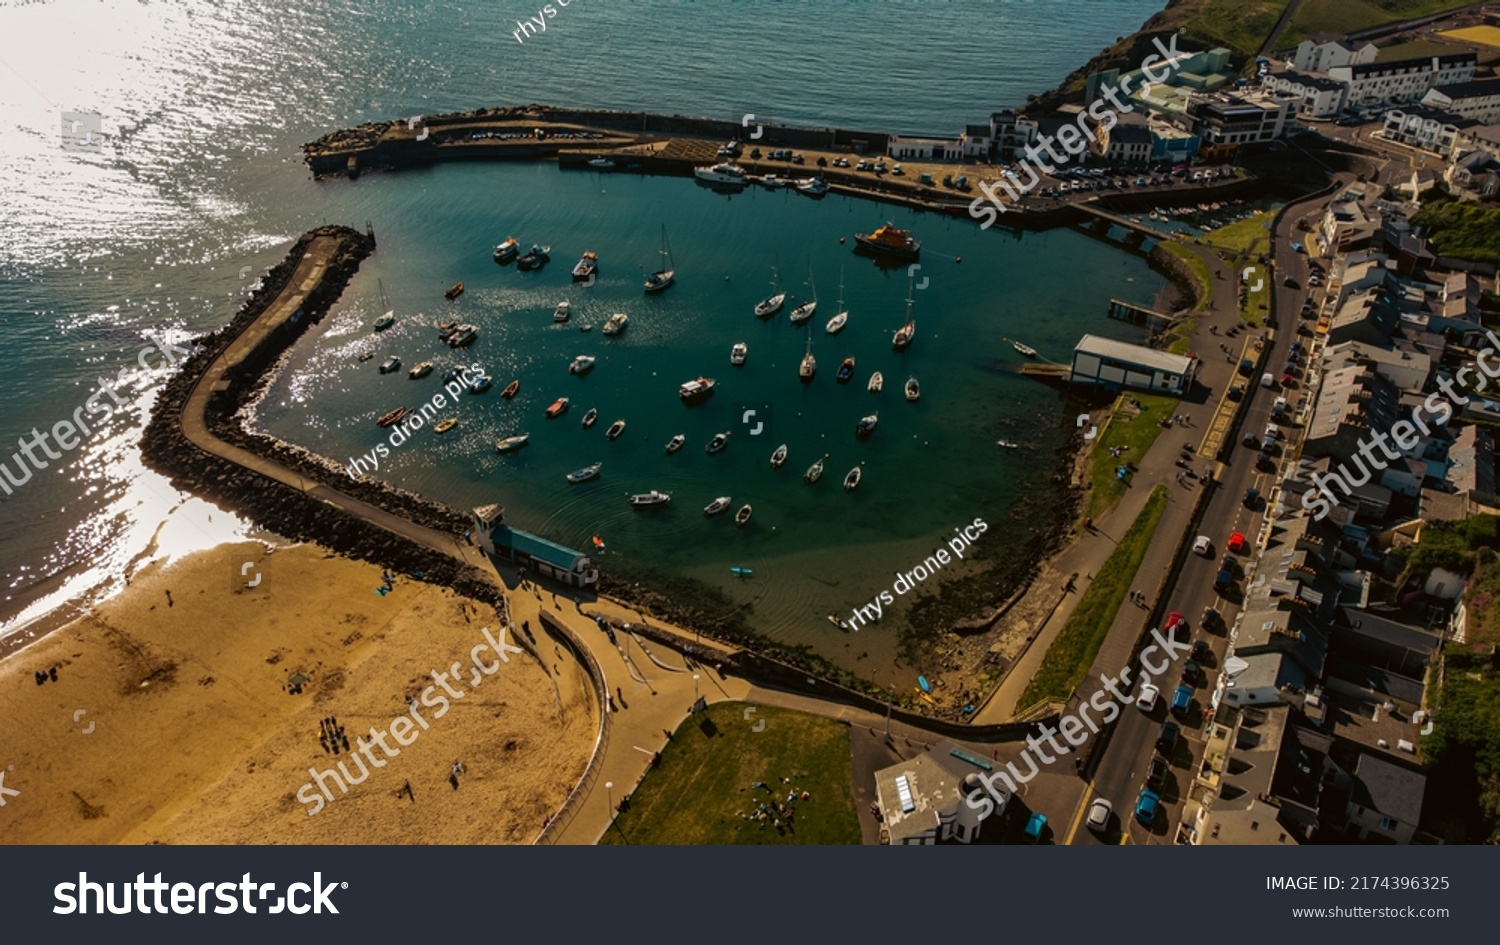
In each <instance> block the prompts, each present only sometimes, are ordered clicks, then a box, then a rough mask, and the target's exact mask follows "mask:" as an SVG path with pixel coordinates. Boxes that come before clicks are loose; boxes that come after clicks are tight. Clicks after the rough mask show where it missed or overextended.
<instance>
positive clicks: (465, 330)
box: [448, 325, 479, 348]
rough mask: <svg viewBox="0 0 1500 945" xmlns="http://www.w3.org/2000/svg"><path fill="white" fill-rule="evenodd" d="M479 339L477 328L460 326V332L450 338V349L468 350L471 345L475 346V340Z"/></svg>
mask: <svg viewBox="0 0 1500 945" xmlns="http://www.w3.org/2000/svg"><path fill="white" fill-rule="evenodd" d="M478 337H479V329H478V328H476V327H475V326H473V325H459V326H458V330H457V331H455V332H454V333H453V334H452V335H451V336H450V337H449V338H448V347H450V348H467V347H468V346H469V345H471V344H473V343H474V339H475V338H478Z"/></svg>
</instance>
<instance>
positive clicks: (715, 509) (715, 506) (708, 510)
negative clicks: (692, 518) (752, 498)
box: [703, 495, 733, 515]
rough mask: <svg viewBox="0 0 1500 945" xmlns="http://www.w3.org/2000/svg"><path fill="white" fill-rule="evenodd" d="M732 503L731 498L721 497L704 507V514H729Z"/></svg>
mask: <svg viewBox="0 0 1500 945" xmlns="http://www.w3.org/2000/svg"><path fill="white" fill-rule="evenodd" d="M732 501H733V499H731V498H730V497H729V496H727V495H721V496H719V497H718V498H717V499H715V500H713V501H712V502H710V503H708V505H706V506H704V508H703V514H704V515H718V514H719V513H720V512H727V511H729V505H730V503H731V502H732Z"/></svg>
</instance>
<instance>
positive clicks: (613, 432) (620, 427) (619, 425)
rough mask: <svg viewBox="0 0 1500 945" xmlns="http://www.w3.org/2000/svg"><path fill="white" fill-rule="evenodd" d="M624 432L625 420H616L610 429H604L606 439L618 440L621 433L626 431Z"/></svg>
mask: <svg viewBox="0 0 1500 945" xmlns="http://www.w3.org/2000/svg"><path fill="white" fill-rule="evenodd" d="M624 432H625V421H624V420H616V421H615V422H614V423H611V424H610V425H609V429H608V430H605V431H604V438H605V439H606V440H618V439H619V438H620V434H621V433H624Z"/></svg>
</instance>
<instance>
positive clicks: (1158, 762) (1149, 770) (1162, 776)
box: [1146, 755, 1172, 788]
mask: <svg viewBox="0 0 1500 945" xmlns="http://www.w3.org/2000/svg"><path fill="white" fill-rule="evenodd" d="M1171 770H1172V766H1171V765H1170V764H1168V763H1167V759H1165V758H1163V757H1162V756H1161V755H1152V756H1151V760H1150V761H1148V762H1146V787H1148V788H1159V787H1161V786H1162V785H1163V784H1166V783H1167V774H1168V773H1169V772H1170V771H1171Z"/></svg>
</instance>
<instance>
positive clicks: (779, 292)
mask: <svg viewBox="0 0 1500 945" xmlns="http://www.w3.org/2000/svg"><path fill="white" fill-rule="evenodd" d="M777 268H778V267H777V266H772V267H771V288H772V289H774V290H775V292H774V293H773V294H772V295H771V296H770V297H769V298H766V299H764V300H762V301H760V302H757V303H756V305H755V317H756V318H767V317H769V316H771V315H775V314H776V313H777V312H779V311H781V306H783V305H785V304H786V291H785V290H784V289H782V288H781V282H780V280H779V279H778V278H777V276H776V270H777Z"/></svg>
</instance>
